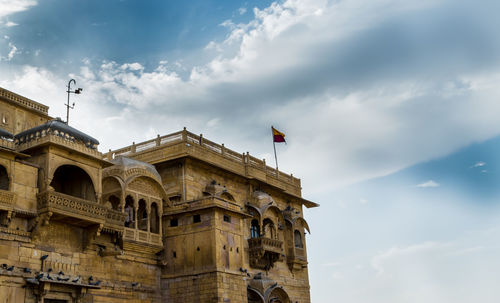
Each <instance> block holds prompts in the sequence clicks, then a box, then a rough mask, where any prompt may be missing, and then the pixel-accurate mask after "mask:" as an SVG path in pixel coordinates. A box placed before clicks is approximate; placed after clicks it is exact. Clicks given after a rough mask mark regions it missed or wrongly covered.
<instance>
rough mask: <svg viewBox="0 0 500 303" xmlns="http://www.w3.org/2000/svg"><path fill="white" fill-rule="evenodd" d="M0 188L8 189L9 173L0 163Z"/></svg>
mask: <svg viewBox="0 0 500 303" xmlns="http://www.w3.org/2000/svg"><path fill="white" fill-rule="evenodd" d="M0 189H3V190H9V175H8V174H7V170H6V169H5V167H3V166H2V165H0Z"/></svg>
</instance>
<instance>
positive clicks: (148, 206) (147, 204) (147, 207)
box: [146, 197, 151, 232]
mask: <svg viewBox="0 0 500 303" xmlns="http://www.w3.org/2000/svg"><path fill="white" fill-rule="evenodd" d="M146 214H147V215H148V219H147V220H146V221H147V223H148V227H147V228H146V230H147V231H148V232H151V198H149V197H148V198H147V200H146Z"/></svg>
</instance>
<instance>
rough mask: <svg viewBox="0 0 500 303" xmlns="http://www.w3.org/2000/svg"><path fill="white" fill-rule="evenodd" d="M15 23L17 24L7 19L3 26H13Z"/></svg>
mask: <svg viewBox="0 0 500 303" xmlns="http://www.w3.org/2000/svg"><path fill="white" fill-rule="evenodd" d="M17 25H19V24H17V23H15V22H12V21H7V22H6V23H5V26H7V27H13V26H17Z"/></svg>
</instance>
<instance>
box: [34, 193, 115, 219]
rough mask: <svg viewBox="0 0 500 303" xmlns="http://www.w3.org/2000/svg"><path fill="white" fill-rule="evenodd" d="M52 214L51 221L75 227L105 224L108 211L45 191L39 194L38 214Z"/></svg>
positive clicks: (86, 202) (74, 198) (82, 200)
mask: <svg viewBox="0 0 500 303" xmlns="http://www.w3.org/2000/svg"><path fill="white" fill-rule="evenodd" d="M45 212H50V213H51V220H58V221H65V222H68V223H70V224H73V225H79V226H88V225H92V224H104V223H105V221H106V216H107V213H108V209H107V208H105V207H104V206H102V205H99V204H97V203H96V202H92V201H88V200H85V199H81V198H77V197H73V196H70V195H66V194H62V193H59V192H56V191H45V192H42V193H40V194H38V213H45Z"/></svg>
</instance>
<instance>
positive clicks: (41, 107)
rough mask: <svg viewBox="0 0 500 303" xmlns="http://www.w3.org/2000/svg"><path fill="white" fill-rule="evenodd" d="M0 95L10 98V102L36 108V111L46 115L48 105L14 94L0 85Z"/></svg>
mask: <svg viewBox="0 0 500 303" xmlns="http://www.w3.org/2000/svg"><path fill="white" fill-rule="evenodd" d="M0 97H3V98H5V99H7V100H10V101H12V102H15V103H18V104H21V105H23V106H24V107H27V108H30V109H33V110H36V111H38V112H41V113H43V114H45V115H47V114H48V113H49V107H48V106H45V105H43V104H40V103H38V102H35V101H33V100H31V99H28V98H26V97H23V96H20V95H18V94H15V93H13V92H11V91H8V90H6V89H3V88H1V87H0Z"/></svg>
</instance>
